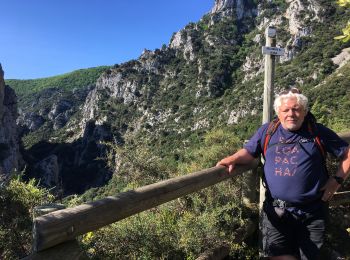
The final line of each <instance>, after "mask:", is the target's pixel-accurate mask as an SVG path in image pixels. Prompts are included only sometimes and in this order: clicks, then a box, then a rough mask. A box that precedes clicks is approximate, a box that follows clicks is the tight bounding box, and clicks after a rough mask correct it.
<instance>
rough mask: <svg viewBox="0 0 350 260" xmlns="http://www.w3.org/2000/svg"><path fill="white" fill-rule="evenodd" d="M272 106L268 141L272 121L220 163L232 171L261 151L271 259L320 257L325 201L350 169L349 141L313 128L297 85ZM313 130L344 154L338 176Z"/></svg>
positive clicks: (318, 126)
mask: <svg viewBox="0 0 350 260" xmlns="http://www.w3.org/2000/svg"><path fill="white" fill-rule="evenodd" d="M274 109H275V112H276V114H277V116H278V119H279V121H280V125H278V126H276V129H275V131H274V132H273V133H272V134H271V135H270V140H269V142H268V143H266V142H265V141H266V133H267V131H268V128H269V126H270V124H269V123H267V124H265V125H263V126H262V127H260V128H259V130H258V131H257V132H256V133H255V135H254V136H253V137H252V138H251V139H250V140H249V142H248V143H247V144H246V145H245V146H244V148H243V149H241V150H239V151H238V152H236V153H235V154H233V155H231V156H229V157H226V158H224V159H223V160H221V161H219V162H218V163H217V165H223V166H226V167H227V168H228V171H229V173H232V172H233V170H234V168H235V165H236V164H245V163H249V162H251V161H252V160H254V159H255V158H257V157H258V156H259V155H261V154H262V155H263V156H264V157H265V164H264V177H265V178H264V179H265V183H266V189H267V192H266V199H265V201H264V207H263V250H264V253H265V255H266V256H268V257H270V259H318V258H319V252H320V248H321V246H322V245H323V242H324V233H325V222H326V217H327V201H329V200H330V199H331V198H332V196H333V194H334V193H335V192H336V191H337V190H338V189H339V187H340V186H341V183H342V182H343V181H344V180H345V179H346V178H347V177H348V175H349V172H350V149H349V145H348V144H347V143H346V142H345V141H343V140H342V139H340V138H339V137H338V136H337V135H336V134H335V133H334V132H333V131H332V130H330V129H328V128H326V127H325V126H323V125H321V124H316V123H314V124H313V126H314V128H316V129H314V131H311V130H310V125H311V123H310V122H309V121H310V119H309V117H310V115H309V114H308V100H307V98H306V97H305V96H304V95H302V94H301V92H300V91H299V90H298V89H296V88H292V89H290V90H287V91H284V92H282V93H281V94H280V95H278V96H277V98H276V99H275V102H274ZM314 132H315V133H316V134H317V136H318V138H319V139H318V140H321V142H322V143H323V147H324V149H325V150H326V151H327V152H328V153H331V154H333V155H334V156H335V157H337V158H339V159H340V164H339V168H338V170H337V172H336V175H335V177H329V176H328V174H327V170H326V167H325V163H324V162H325V158H323V156H322V151H321V148H320V147H319V145H318V144H317V143H316V142H315V135H316V134H315V133H314ZM264 146H266V147H264ZM264 150H265V151H264ZM264 153H265V154H264Z"/></svg>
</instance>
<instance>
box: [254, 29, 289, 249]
mask: <svg viewBox="0 0 350 260" xmlns="http://www.w3.org/2000/svg"><path fill="white" fill-rule="evenodd" d="M276 34H277V32H276V28H275V27H273V26H269V27H267V28H266V32H265V35H266V46H263V47H262V53H263V54H264V55H265V79H264V104H263V119H262V124H265V123H268V122H270V121H271V120H272V114H273V111H272V100H273V93H274V86H273V80H274V77H275V56H283V55H284V49H283V48H278V47H276ZM264 200H265V187H264V186H263V184H262V181H261V180H260V202H259V211H260V226H259V229H260V239H259V243H260V249H261V248H262V244H261V243H262V236H261V235H262V233H261V232H262V225H261V224H262V221H261V220H262V207H263V202H264ZM260 253H262V252H260Z"/></svg>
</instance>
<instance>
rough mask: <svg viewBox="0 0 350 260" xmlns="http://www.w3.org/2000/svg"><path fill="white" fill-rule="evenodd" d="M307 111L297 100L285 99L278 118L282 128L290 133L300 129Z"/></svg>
mask: <svg viewBox="0 0 350 260" xmlns="http://www.w3.org/2000/svg"><path fill="white" fill-rule="evenodd" d="M305 115H306V113H305V109H304V108H303V107H302V106H300V105H299V104H298V103H297V99H296V98H294V97H293V98H288V99H283V100H282V103H281V106H280V108H279V110H278V118H279V120H280V121H281V124H282V127H283V128H284V129H286V130H289V131H296V130H298V129H300V127H301V125H302V123H303V121H304V118H305Z"/></svg>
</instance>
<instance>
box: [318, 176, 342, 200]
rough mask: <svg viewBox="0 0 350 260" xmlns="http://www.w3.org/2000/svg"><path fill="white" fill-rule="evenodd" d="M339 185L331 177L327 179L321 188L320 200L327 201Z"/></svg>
mask: <svg viewBox="0 0 350 260" xmlns="http://www.w3.org/2000/svg"><path fill="white" fill-rule="evenodd" d="M340 186H341V185H340V184H339V183H338V182H337V181H336V180H335V179H334V178H332V177H329V179H328V181H327V182H326V184H325V185H324V186H323V187H322V188H321V191H323V196H322V200H323V201H329V200H330V199H331V198H332V197H333V195H334V193H335V192H336V191H337V190H338V189H339V187H340Z"/></svg>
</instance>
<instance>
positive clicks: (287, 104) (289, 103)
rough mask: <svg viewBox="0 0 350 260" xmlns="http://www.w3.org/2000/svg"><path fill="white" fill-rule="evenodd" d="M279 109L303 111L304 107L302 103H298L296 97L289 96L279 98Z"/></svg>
mask: <svg viewBox="0 0 350 260" xmlns="http://www.w3.org/2000/svg"><path fill="white" fill-rule="evenodd" d="M280 108H281V109H283V108H301V109H302V110H305V107H304V106H303V103H302V102H300V100H299V99H298V98H296V97H290V96H285V97H283V96H281V106H280Z"/></svg>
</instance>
